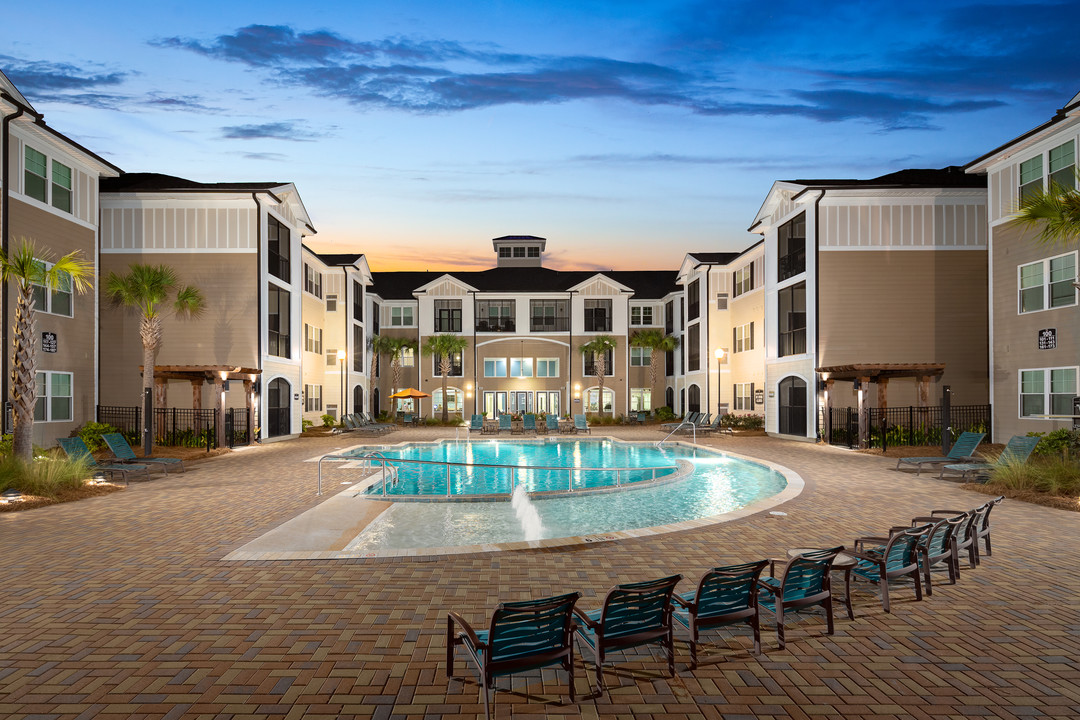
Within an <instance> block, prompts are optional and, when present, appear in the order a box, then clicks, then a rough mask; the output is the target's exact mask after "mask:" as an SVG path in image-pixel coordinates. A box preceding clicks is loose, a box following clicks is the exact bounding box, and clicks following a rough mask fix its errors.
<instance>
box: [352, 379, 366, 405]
mask: <svg viewBox="0 0 1080 720" xmlns="http://www.w3.org/2000/svg"><path fill="white" fill-rule="evenodd" d="M352 406H353V411H354V412H363V411H364V387H363V385H357V386H356V387H354V388H353V391H352Z"/></svg>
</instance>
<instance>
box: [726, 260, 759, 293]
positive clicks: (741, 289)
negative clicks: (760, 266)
mask: <svg viewBox="0 0 1080 720" xmlns="http://www.w3.org/2000/svg"><path fill="white" fill-rule="evenodd" d="M753 289H754V263H752V262H751V263H750V264H748V265H747V266H746V267H743V268H739V269H738V270H736V271H735V272H733V273H732V274H731V296H732V297H739V296H740V295H743V294H745V293H748V292H750V291H751V290H753Z"/></svg>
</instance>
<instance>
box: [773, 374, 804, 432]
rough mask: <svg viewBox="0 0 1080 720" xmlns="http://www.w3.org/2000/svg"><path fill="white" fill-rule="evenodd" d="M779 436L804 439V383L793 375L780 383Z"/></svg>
mask: <svg viewBox="0 0 1080 720" xmlns="http://www.w3.org/2000/svg"><path fill="white" fill-rule="evenodd" d="M778 390H779V392H780V417H779V420H780V428H779V430H780V434H781V435H798V436H799V437H806V381H805V380H803V379H802V378H799V377H795V376H794V375H791V376H788V377H786V378H784V379H783V380H781V381H780V385H779V388H778Z"/></svg>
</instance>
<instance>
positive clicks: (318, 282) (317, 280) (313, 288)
mask: <svg viewBox="0 0 1080 720" xmlns="http://www.w3.org/2000/svg"><path fill="white" fill-rule="evenodd" d="M304 291H305V292H309V293H311V294H312V295H314V296H315V297H317V298H321V297H322V273H321V272H319V271H318V270H316V269H315V268H313V267H311V266H310V265H308V264H307V263H304Z"/></svg>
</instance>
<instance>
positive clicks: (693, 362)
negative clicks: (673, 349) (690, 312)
mask: <svg viewBox="0 0 1080 720" xmlns="http://www.w3.org/2000/svg"><path fill="white" fill-rule="evenodd" d="M686 369H687V370H688V371H690V372H694V371H695V370H700V369H701V325H700V324H699V323H694V324H693V325H691V326H690V328H689V329H688V330H687V331H686Z"/></svg>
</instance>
